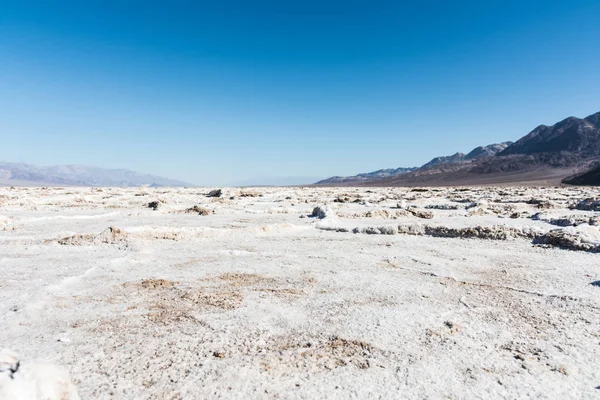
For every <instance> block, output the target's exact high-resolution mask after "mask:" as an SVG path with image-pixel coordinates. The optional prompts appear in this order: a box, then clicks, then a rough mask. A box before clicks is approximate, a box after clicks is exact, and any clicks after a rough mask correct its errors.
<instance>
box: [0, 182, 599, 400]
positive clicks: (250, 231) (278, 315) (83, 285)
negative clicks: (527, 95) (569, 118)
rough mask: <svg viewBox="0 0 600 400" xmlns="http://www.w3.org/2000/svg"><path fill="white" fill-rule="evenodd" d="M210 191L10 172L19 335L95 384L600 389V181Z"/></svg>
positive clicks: (7, 292)
mask: <svg viewBox="0 0 600 400" xmlns="http://www.w3.org/2000/svg"><path fill="white" fill-rule="evenodd" d="M207 193H208V190H207V189H198V188H190V189H160V188H158V189H150V188H148V189H145V188H141V189H123V188H102V189H97V188H93V189H92V188H63V189H61V188H47V189H43V188H16V189H11V188H0V278H1V279H0V300H1V302H0V323H1V324H2V326H3V328H4V329H3V333H2V341H1V343H0V347H7V348H10V349H12V350H15V351H17V352H18V353H20V354H21V355H22V356H23V357H27V358H36V359H46V360H49V361H51V362H55V363H57V364H60V365H62V366H64V367H65V368H66V369H67V370H68V371H69V372H70V373H71V376H72V378H73V381H74V382H75V384H76V385H77V387H78V390H79V393H80V395H81V397H82V398H84V399H92V398H93V399H105V398H116V399H138V398H140V399H146V398H148V399H190V398H209V397H210V398H228V399H229V398H231V399H247V398H269V399H270V398H285V399H296V398H297V399H315V398H328V399H335V398H340V399H345V398H536V399H539V398H561V397H562V398H598V396H600V318H599V316H600V254H599V253H598V252H599V251H600V226H599V224H600V203H595V202H594V200H593V199H594V198H595V199H596V200H597V199H598V198H599V196H600V191H599V190H598V189H592V188H575V187H572V188H521V187H510V188H507V187H490V188H429V189H417V190H415V189H410V188H372V189H369V188H335V189H334V188H252V189H237V188H228V189H223V194H222V196H221V197H207V196H206V194H207ZM585 199H592V200H587V201H584V200H585ZM153 202H156V203H154V204H153V206H155V207H148V205H149V204H151V203H153ZM194 206H197V207H196V208H193V207H194ZM317 206H319V207H320V208H319V209H318V210H317V211H318V212H315V214H318V216H314V217H313V216H311V215H312V214H313V210H314V209H315V207H317ZM202 214H206V215H202Z"/></svg>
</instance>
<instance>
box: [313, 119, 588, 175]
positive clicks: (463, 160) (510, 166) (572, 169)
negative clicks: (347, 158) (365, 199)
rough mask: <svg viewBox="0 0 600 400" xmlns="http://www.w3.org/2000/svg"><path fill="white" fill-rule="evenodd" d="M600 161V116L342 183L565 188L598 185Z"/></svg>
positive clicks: (576, 120)
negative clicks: (412, 167)
mask: <svg viewBox="0 0 600 400" xmlns="http://www.w3.org/2000/svg"><path fill="white" fill-rule="evenodd" d="M598 161H600V112H598V113H596V114H593V115H590V116H589V117H587V118H583V119H580V118H575V117H569V118H567V119H564V120H562V121H560V122H558V123H556V124H554V125H552V126H546V125H540V126H538V127H537V128H535V129H534V130H533V131H531V132H530V133H529V134H527V135H525V136H524V137H522V138H521V139H519V140H518V141H516V142H515V143H512V142H503V143H497V144H491V145H487V146H481V147H476V148H475V149H473V150H472V151H471V152H469V153H468V154H464V153H455V154H453V155H451V156H442V157H436V158H434V159H432V160H431V161H429V162H428V163H426V164H424V165H423V166H422V167H420V168H417V169H416V170H414V171H409V172H407V173H404V174H401V175H395V176H388V177H383V178H378V177H375V178H373V179H364V180H362V181H348V182H344V181H340V183H342V184H345V183H349V184H353V183H355V184H363V185H376V186H377V185H389V186H394V185H403V186H404V185H406V186H415V185H459V184H460V185H468V184H472V183H473V184H474V183H477V184H491V183H503V182H514V183H516V182H538V183H540V184H558V183H559V182H560V181H561V180H562V179H564V178H566V177H569V178H567V179H565V180H564V182H565V183H572V184H588V185H597V184H598V183H595V182H597V181H598V174H599V171H598V164H597V163H596V162H598ZM588 170H589V171H588ZM361 175H365V174H361ZM319 183H331V182H328V180H326V181H321V182H319Z"/></svg>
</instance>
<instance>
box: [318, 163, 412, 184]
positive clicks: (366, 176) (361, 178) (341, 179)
mask: <svg viewBox="0 0 600 400" xmlns="http://www.w3.org/2000/svg"><path fill="white" fill-rule="evenodd" d="M416 169H417V168H416V167H411V168H403V167H400V168H396V169H379V170H377V171H373V172H366V173H362V174H358V175H354V176H332V177H331V178H328V179H323V180H322V181H319V182H317V184H318V185H325V184H337V183H357V182H366V181H372V180H376V179H383V178H389V177H392V176H398V175H402V174H407V173H409V172H413V171H415V170H416Z"/></svg>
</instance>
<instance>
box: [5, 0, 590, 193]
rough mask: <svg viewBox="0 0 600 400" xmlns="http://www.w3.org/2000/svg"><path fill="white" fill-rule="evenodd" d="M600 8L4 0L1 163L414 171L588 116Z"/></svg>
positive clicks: (199, 171) (225, 177) (493, 2)
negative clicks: (447, 156)
mask: <svg viewBox="0 0 600 400" xmlns="http://www.w3.org/2000/svg"><path fill="white" fill-rule="evenodd" d="M599 16H600V2H599V1H597V0H594V1H591V0H590V1H580V0H572V1H551V0H545V1H537V0H532V1H527V0H522V1H511V0H504V1H497V0H488V1H467V0H465V1H450V0H447V1H428V0H424V1H411V2H403V1H376V0H371V1H352V0H347V1H312V0H307V1H301V2H300V1H298V2H292V1H281V0H279V1H261V0H257V1H229V2H228V1H222V2H219V1H210V2H204V1H169V2H167V1H160V2H159V1H148V0H146V1H133V0H131V1H126V0H122V1H113V0H103V1H96V0H80V1H69V0H63V1H53V0H45V1H38V2H34V1H27V0H23V1H18V2H17V1H5V0H0V116H1V117H0V139H1V142H0V143H1V146H0V160H4V161H17V162H28V163H33V164H40V165H52V164H85V165H96V166H100V167H114V168H128V169H134V170H138V171H141V172H148V173H155V174H159V175H164V176H167V177H171V178H178V179H182V180H186V181H190V182H193V183H197V184H206V185H216V184H236V183H243V182H247V181H253V182H256V181H255V179H256V178H261V179H265V181H266V180H267V178H281V177H327V176H331V175H352V174H356V173H359V172H367V171H372V170H375V169H380V168H391V167H399V166H414V165H421V164H423V163H425V162H426V161H428V160H429V159H431V158H433V157H434V156H438V155H445V154H451V153H454V152H456V151H463V152H465V151H469V150H470V149H472V148H473V147H475V146H477V145H483V144H488V143H492V142H498V141H504V140H515V139H517V138H519V137H521V136H523V135H524V134H526V133H528V132H529V131H530V130H532V129H533V128H534V127H535V126H537V125H539V124H541V123H544V124H552V123H554V122H556V121H558V120H561V119H563V118H565V117H567V116H570V115H574V116H578V117H585V116H587V115H589V114H592V113H594V112H597V111H600V45H599V43H600V23H598V18H600V17H599Z"/></svg>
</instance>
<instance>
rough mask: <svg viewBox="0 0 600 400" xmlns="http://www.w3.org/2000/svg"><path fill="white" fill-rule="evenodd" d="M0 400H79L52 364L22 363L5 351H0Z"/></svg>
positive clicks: (8, 351)
mask: <svg viewBox="0 0 600 400" xmlns="http://www.w3.org/2000/svg"><path fill="white" fill-rule="evenodd" d="M0 399H2V400H79V399H80V397H79V394H78V393H77V389H76V388H75V385H74V384H73V382H72V381H71V378H70V377H69V374H68V373H67V371H65V370H64V369H63V368H61V367H59V366H56V365H54V364H50V363H45V362H35V361H24V360H22V359H20V357H19V356H18V355H17V354H15V353H14V352H12V351H11V350H8V349H2V350H0Z"/></svg>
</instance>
